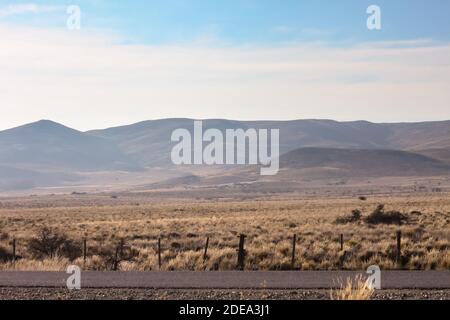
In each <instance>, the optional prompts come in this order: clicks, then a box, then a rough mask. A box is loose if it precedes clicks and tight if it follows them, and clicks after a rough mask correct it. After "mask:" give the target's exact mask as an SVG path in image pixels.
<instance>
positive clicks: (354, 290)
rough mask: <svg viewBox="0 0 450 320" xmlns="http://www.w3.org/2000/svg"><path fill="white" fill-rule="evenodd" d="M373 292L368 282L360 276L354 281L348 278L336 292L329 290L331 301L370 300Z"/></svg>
mask: <svg viewBox="0 0 450 320" xmlns="http://www.w3.org/2000/svg"><path fill="white" fill-rule="evenodd" d="M374 292H375V290H374V289H373V288H371V287H370V285H369V281H368V280H364V279H363V277H362V276H361V275H360V276H358V277H356V278H355V279H352V278H348V279H347V281H346V283H342V281H341V286H340V288H339V289H337V290H331V292H330V298H331V300H370V299H371V298H372V296H373V294H374Z"/></svg>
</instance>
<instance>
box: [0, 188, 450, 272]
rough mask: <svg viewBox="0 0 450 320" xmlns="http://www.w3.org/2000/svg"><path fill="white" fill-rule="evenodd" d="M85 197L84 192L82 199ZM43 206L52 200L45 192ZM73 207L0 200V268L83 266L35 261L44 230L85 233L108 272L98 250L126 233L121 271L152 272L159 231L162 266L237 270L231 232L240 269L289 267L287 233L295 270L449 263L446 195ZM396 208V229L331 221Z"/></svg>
mask: <svg viewBox="0 0 450 320" xmlns="http://www.w3.org/2000/svg"><path fill="white" fill-rule="evenodd" d="M80 198H82V196H80ZM42 201H43V202H45V201H48V204H51V203H53V204H54V203H55V202H52V201H53V200H52V199H51V198H49V199H48V200H45V199H44V200H42ZM83 201H84V202H83V205H82V206H81V205H80V206H77V205H76V203H77V200H76V199H75V200H74V201H73V202H72V203H70V205H67V206H65V205H64V202H63V201H62V202H58V203H59V205H58V206H56V207H54V206H52V205H48V206H45V205H42V206H31V205H24V203H23V202H21V200H20V199H15V200H14V201H12V202H11V201H9V202H4V203H7V204H8V205H3V206H0V247H2V248H3V249H4V250H3V251H6V252H10V251H11V241H12V239H13V238H15V239H16V243H17V255H18V256H20V258H19V259H18V260H17V261H16V262H15V264H14V263H13V262H12V261H10V259H6V258H5V259H3V261H2V262H1V261H0V270H7V269H14V268H15V269H16V270H48V271H52V270H64V269H65V267H66V266H67V265H69V264H77V265H79V266H83V258H81V257H80V258H77V259H76V260H75V261H73V262H70V261H69V260H68V259H67V258H64V257H61V256H56V257H52V258H50V257H44V258H40V259H36V258H35V257H33V256H32V255H31V253H30V252H29V250H28V247H27V244H28V243H29V241H30V239H32V238H33V237H35V235H36V234H37V233H38V232H39V231H40V230H41V229H42V228H43V227H48V228H50V229H53V230H56V231H57V232H59V233H63V234H65V235H66V236H67V237H68V238H70V239H73V240H74V241H76V242H75V243H76V244H79V246H80V247H81V246H82V239H83V238H87V245H88V258H87V261H86V265H85V269H89V270H105V269H106V268H107V266H106V264H105V261H104V260H105V258H104V256H101V255H99V254H97V253H98V252H99V251H100V250H101V248H102V247H107V246H115V245H117V243H118V242H119V241H120V239H124V240H125V243H126V244H127V245H129V246H131V247H132V248H133V249H135V250H137V256H136V257H135V259H133V261H124V262H121V263H120V264H119V269H120V270H125V271H126V270H139V271H148V270H158V269H159V268H158V255H157V251H156V248H157V239H158V238H159V237H161V244H162V269H163V270H232V269H235V268H236V262H237V253H236V249H237V246H238V235H239V234H241V233H243V234H246V235H247V236H248V237H247V239H246V243H245V249H246V250H247V257H246V260H245V264H246V266H245V268H246V269H247V270H286V269H290V268H291V251H292V237H293V235H294V234H296V235H297V239H298V242H297V250H296V261H295V269H301V270H331V269H338V268H340V267H343V268H345V269H365V268H367V267H368V266H370V265H374V264H376V265H379V266H380V267H381V268H382V269H395V268H399V267H401V268H405V269H425V270H430V269H440V270H442V269H449V268H450V250H449V248H450V197H449V194H444V193H440V194H430V195H408V196H395V197H369V198H368V199H367V200H366V201H362V200H360V199H357V198H324V199H320V198H316V199H304V200H292V199H291V200H280V199H276V200H274V199H273V200H270V199H268V200H244V201H216V202H213V201H211V202H201V201H198V202H195V201H191V202H180V201H178V202H177V201H169V200H167V201H161V202H158V203H156V202H155V203H150V202H142V203H139V202H136V203H133V204H131V202H130V203H128V204H127V202H126V201H124V202H121V203H120V204H113V202H112V201H111V204H105V203H102V204H101V205H95V204H93V205H91V206H89V205H86V204H85V202H86V201H85V200H83ZM380 203H383V204H385V208H386V210H398V211H400V212H402V213H404V214H405V215H407V217H408V221H407V222H406V223H404V224H403V225H401V226H398V225H386V224H378V225H369V224H368V223H366V222H364V220H361V221H358V222H353V223H348V224H337V223H336V219H337V218H338V217H342V216H349V215H350V214H351V212H352V210H354V209H359V210H361V212H362V216H363V218H364V217H365V216H367V215H368V214H369V213H371V212H372V211H373V210H374V209H375V208H376V207H377V205H378V204H380ZM397 230H401V231H402V234H403V238H402V262H401V264H398V263H396V261H395V256H396V232H397ZM341 233H342V234H344V239H345V246H344V251H346V252H347V253H346V255H345V259H343V256H344V252H343V251H341V250H340V243H339V235H340V234H341ZM206 237H210V242H209V250H208V258H207V260H206V261H203V250H204V249H203V248H204V244H205V239H206Z"/></svg>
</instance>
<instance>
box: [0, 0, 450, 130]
mask: <svg viewBox="0 0 450 320" xmlns="http://www.w3.org/2000/svg"><path fill="white" fill-rule="evenodd" d="M71 5H76V6H78V7H79V8H80V12H81V16H80V20H79V21H80V29H79V30H69V29H68V28H67V20H68V19H69V18H71V16H70V14H68V13H67V8H68V6H71ZM370 5H377V6H378V7H379V8H380V9H381V30H369V29H368V28H367V23H366V21H367V19H368V17H369V14H368V13H367V12H366V10H367V8H368V7H369V6H370ZM449 14H450V1H447V0H431V1H425V0H396V1H381V0H371V1H365V0H346V1H332V0H316V1H301V0H283V1H279V0H240V1H238V0H164V1H163V0H145V1H144V0H130V1H119V0H81V1H75V0H72V1H55V0H53V1H52V0H43V1H37V0H35V1H33V2H23V1H10V0H0V111H2V116H1V117H0V130H2V129H7V128H11V127H14V126H17V125H21V124H24V123H28V122H33V121H37V120H40V119H51V120H54V121H57V122H61V123H63V124H65V125H68V126H71V127H74V128H76V129H79V130H89V129H94V128H105V127H110V126H115V125H122V124H129V123H134V122H138V121H143V120H149V119H159V118H170V117H190V118H196V119H206V118H229V119H237V120H265V119H273V120H290V119H305V118H308V119H310V118H316V119H317V118H321V119H324V118H325V119H334V120H339V121H350V120H369V121H373V122H412V121H427V120H449V119H450V107H449V101H450V19H449Z"/></svg>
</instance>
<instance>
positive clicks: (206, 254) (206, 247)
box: [203, 237, 209, 262]
mask: <svg viewBox="0 0 450 320" xmlns="http://www.w3.org/2000/svg"><path fill="white" fill-rule="evenodd" d="M208 246H209V237H206V244H205V252H204V253H203V262H205V261H206V259H208Z"/></svg>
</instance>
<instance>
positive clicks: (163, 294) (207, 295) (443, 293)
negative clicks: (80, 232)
mask: <svg viewBox="0 0 450 320" xmlns="http://www.w3.org/2000/svg"><path fill="white" fill-rule="evenodd" d="M329 297H330V290H164V289H83V290H79V291H69V290H67V289H54V288H7V287H6V288H0V300H327V299H329ZM373 299H374V300H450V290H383V291H379V292H377V293H376V294H375V296H374V297H373Z"/></svg>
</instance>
